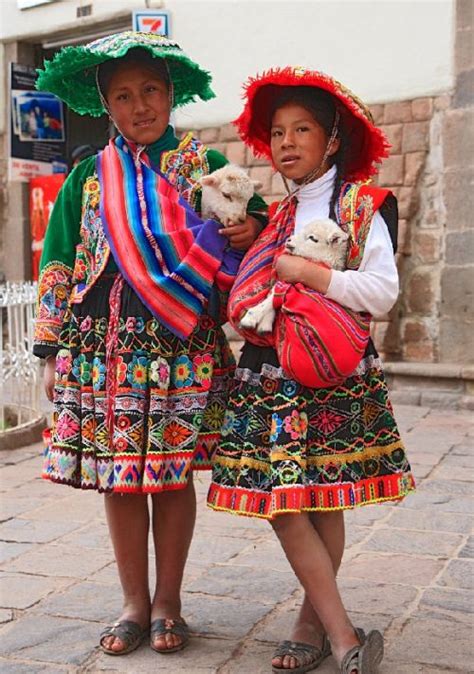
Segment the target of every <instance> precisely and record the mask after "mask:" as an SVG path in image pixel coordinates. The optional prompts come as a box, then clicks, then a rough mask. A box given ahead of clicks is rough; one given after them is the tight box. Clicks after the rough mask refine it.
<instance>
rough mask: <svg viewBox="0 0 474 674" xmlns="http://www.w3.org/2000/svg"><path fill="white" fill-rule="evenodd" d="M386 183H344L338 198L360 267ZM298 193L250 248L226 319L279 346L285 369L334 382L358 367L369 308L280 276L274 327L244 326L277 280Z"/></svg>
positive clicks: (351, 260)
mask: <svg viewBox="0 0 474 674" xmlns="http://www.w3.org/2000/svg"><path fill="white" fill-rule="evenodd" d="M388 194H389V191H388V190H384V189H380V188H377V187H372V186H371V185H367V184H365V183H345V184H344V185H343V187H342V189H341V193H340V196H339V199H338V205H337V217H338V222H339V223H340V225H341V227H342V228H343V229H344V230H345V231H347V232H348V233H349V235H350V242H351V244H350V248H349V251H348V255H347V268H349V269H358V267H359V265H360V263H361V261H362V257H363V254H364V248H365V242H366V240H367V235H368V233H369V230H370V224H371V222H372V218H373V215H374V213H375V211H376V210H377V209H378V208H379V207H380V206H381V205H382V203H383V202H384V200H385V199H386V197H387V195H388ZM296 203H297V202H296V197H292V198H290V199H285V200H283V201H282V202H281V203H280V204H279V206H278V208H277V209H276V212H275V213H274V215H273V217H272V211H270V216H271V220H270V223H269V225H268V226H267V228H266V229H265V230H264V232H263V233H262V235H261V236H260V237H259V238H258V239H257V241H256V242H255V243H254V245H253V246H252V247H251V248H250V250H249V251H248V252H247V254H246V256H245V258H244V260H243V262H242V264H241V267H240V270H239V273H238V275H237V278H236V280H235V284H234V286H233V288H232V291H231V294H230V298H229V321H230V322H231V324H232V325H233V327H234V328H235V329H236V330H237V331H238V332H239V333H240V334H241V335H242V336H243V337H245V339H246V340H247V341H249V342H251V343H252V344H256V345H258V346H272V347H273V348H275V349H276V351H277V353H278V357H279V360H280V365H281V367H282V368H283V370H284V371H285V373H286V374H287V375H288V376H289V377H291V378H292V379H296V381H299V382H300V383H302V384H304V385H305V386H310V387H312V388H320V387H328V386H337V385H338V384H340V383H341V382H343V381H344V380H345V379H347V377H348V376H350V374H352V372H353V371H354V370H355V368H356V367H357V365H358V363H359V361H360V359H361V358H362V356H363V354H364V351H365V348H366V346H367V342H368V340H369V337H370V316H369V315H368V314H366V313H362V314H360V313H357V312H353V311H350V310H349V309H346V308H345V307H342V306H341V305H340V304H338V303H337V302H334V301H333V300H330V299H329V298H327V297H325V296H324V295H322V294H321V293H318V292H317V291H315V290H310V289H308V288H306V287H305V286H303V285H302V284H301V283H297V284H296V285H290V284H288V283H282V282H280V281H279V282H277V284H276V288H275V290H276V294H275V300H274V306H275V308H276V309H277V317H276V320H275V325H274V330H273V333H267V334H264V335H258V334H257V333H256V332H254V331H253V330H242V329H241V328H240V326H239V322H240V319H241V318H242V317H243V315H244V313H245V312H246V311H247V310H248V309H250V308H252V307H254V306H255V305H256V304H258V303H259V302H260V301H261V300H263V299H264V298H265V297H266V296H267V294H268V292H269V290H270V288H271V287H272V285H273V284H274V281H275V271H274V264H275V259H276V258H277V257H278V255H280V254H281V253H282V252H283V250H284V243H285V241H286V239H287V238H288V237H289V236H290V235H291V234H292V233H293V231H294V221H295V212H296Z"/></svg>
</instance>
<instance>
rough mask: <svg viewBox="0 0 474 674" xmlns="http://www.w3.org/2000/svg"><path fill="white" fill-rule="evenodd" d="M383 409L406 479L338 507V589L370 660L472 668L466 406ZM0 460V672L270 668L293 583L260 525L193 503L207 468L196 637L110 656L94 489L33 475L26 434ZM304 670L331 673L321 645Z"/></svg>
mask: <svg viewBox="0 0 474 674" xmlns="http://www.w3.org/2000/svg"><path fill="white" fill-rule="evenodd" d="M396 413H397V418H398V421H399V423H400V427H401V429H402V431H403V435H404V439H405V441H406V445H407V448H408V454H409V458H410V460H411V463H412V465H413V468H414V473H415V477H416V479H417V482H418V490H417V492H416V493H414V494H413V495H411V496H408V497H407V498H406V499H405V500H404V501H403V502H402V503H399V504H397V505H388V504H387V505H373V506H367V507H363V508H360V509H358V510H356V511H353V512H348V513H347V514H346V524H347V550H346V553H345V556H344V561H343V564H342V568H341V572H340V586H341V589H342V594H343V598H344V602H345V603H346V605H347V606H348V608H349V610H350V614H351V617H352V620H353V622H354V624H355V625H356V626H361V627H364V628H365V629H371V628H374V627H377V628H378V629H380V630H382V631H383V632H384V634H385V642H386V656H385V660H384V663H383V665H382V667H381V670H380V671H381V674H416V673H418V672H422V673H423V674H434V673H435V672H453V673H454V672H466V673H467V672H472V671H473V669H474V654H473V639H472V636H473V634H472V611H473V607H474V601H473V596H472V581H473V568H474V567H473V564H474V562H473V559H472V557H473V552H474V545H473V538H472V535H471V534H472V521H473V512H474V509H473V489H472V470H471V464H472V445H473V440H474V420H473V419H472V415H469V414H468V413H467V412H453V411H449V410H448V411H443V410H439V409H430V408H428V407H420V406H416V407H415V406H413V407H411V406H404V405H397V406H396ZM0 461H1V463H2V467H1V472H0V484H1V490H2V500H1V512H2V519H3V522H2V523H1V524H0V537H1V539H2V540H3V543H2V548H1V549H2V564H1V566H0V570H1V580H0V583H1V585H0V596H1V598H2V599H1V605H2V607H3V608H1V609H0V619H1V621H2V622H3V623H4V626H3V628H1V629H0V643H1V647H0V651H1V653H2V656H1V657H0V670H1V671H2V674H23V673H26V672H28V673H32V672H34V673H35V674H36V673H37V672H38V673H39V672H42V673H44V674H46V673H47V674H56V673H57V674H59V673H60V672H68V673H70V674H72V673H74V674H76V673H77V674H78V673H79V672H91V673H92V672H127V673H128V674H140V673H144V674H145V673H146V674H155V672H157V671H163V672H169V673H170V674H174V673H176V674H178V673H180V674H184V673H187V674H237V673H238V674H244V673H245V674H247V673H249V674H258V673H260V672H262V673H263V672H270V671H271V667H270V658H271V654H272V651H273V649H274V647H275V645H276V643H277V641H278V640H280V639H285V638H288V636H289V634H290V629H291V625H292V623H293V620H294V617H295V611H296V607H297V606H298V605H299V603H300V602H301V596H302V595H301V591H300V590H299V589H298V583H297V581H296V579H295V577H294V575H293V573H292V571H291V569H290V567H289V565H288V563H287V561H286V559H285V557H284V555H283V553H282V551H281V549H280V546H279V544H278V543H277V541H276V539H275V537H274V535H273V533H272V531H271V528H270V526H269V525H268V523H266V522H262V521H256V520H254V519H250V518H244V517H237V516H233V515H227V514H224V513H215V512H212V511H211V510H209V509H208V508H207V507H206V505H205V498H206V491H207V484H208V476H207V475H205V474H201V475H199V474H198V475H197V476H196V486H197V492H198V519H197V525H196V531H195V535H194V540H193V544H192V547H191V552H190V556H189V561H188V565H187V570H186V578H185V583H184V594H183V616H184V617H185V618H186V619H187V620H188V621H189V623H190V626H191V628H192V630H193V633H194V635H195V636H193V638H192V641H191V643H190V645H189V647H188V648H187V649H186V650H184V651H182V652H181V653H176V654H172V655H163V656H161V655H158V654H157V653H154V652H153V651H152V650H151V649H150V648H149V646H148V644H147V643H146V642H144V643H143V645H142V646H141V647H140V649H139V650H138V651H135V652H134V653H131V654H129V655H126V656H121V657H110V656H107V655H104V654H102V653H101V651H100V650H99V649H98V641H99V633H100V632H101V630H102V629H103V628H104V627H105V625H106V624H109V623H110V622H113V621H114V620H115V619H116V617H117V616H118V615H119V612H120V608H121V606H120V602H121V591H120V586H119V582H118V579H117V574H116V568H115V563H114V561H113V553H112V550H111V546H110V542H109V537H108V533H107V528H106V524H105V520H104V515H103V504H102V500H103V499H102V497H101V496H99V495H98V494H96V493H91V492H77V491H74V490H72V489H71V488H69V487H63V486H58V485H53V484H50V483H48V482H46V481H44V480H41V479H40V478H39V477H38V475H39V473H40V469H41V446H39V445H35V446H29V447H25V448H22V449H17V450H13V451H4V452H2V453H1V454H0ZM318 672H321V674H330V672H336V668H335V664H334V661H333V660H332V658H329V659H328V660H327V661H326V662H325V663H324V664H323V666H321V667H320V668H319V669H318Z"/></svg>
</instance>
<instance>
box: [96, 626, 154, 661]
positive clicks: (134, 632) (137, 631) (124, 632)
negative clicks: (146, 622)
mask: <svg viewBox="0 0 474 674" xmlns="http://www.w3.org/2000/svg"><path fill="white" fill-rule="evenodd" d="M147 634H148V629H143V627H140V625H139V624H138V623H136V622H133V620H119V621H118V622H116V623H114V624H113V625H110V626H109V627H106V628H105V630H104V631H103V632H101V634H100V641H99V646H100V648H101V649H102V650H103V651H104V653H107V655H126V654H127V653H131V652H132V651H134V650H135V649H136V648H138V647H139V646H140V644H141V643H142V641H143V638H144V637H145V636H146V635H147ZM106 637H117V639H120V641H121V642H122V643H123V644H124V646H125V648H122V650H120V651H113V650H112V649H110V648H107V646H104V639H105V638H106Z"/></svg>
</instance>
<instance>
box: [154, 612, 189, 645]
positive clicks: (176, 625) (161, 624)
mask: <svg viewBox="0 0 474 674" xmlns="http://www.w3.org/2000/svg"><path fill="white" fill-rule="evenodd" d="M167 634H174V635H175V636H177V637H180V639H181V643H179V644H178V645H177V646H173V647H172V648H157V647H156V646H155V645H154V641H155V637H164V636H166V635H167ZM188 642H189V627H188V625H187V624H186V621H185V620H184V619H183V618H178V619H177V620H175V619H174V618H157V619H156V620H154V621H153V622H152V623H151V625H150V646H151V648H152V649H153V650H154V651H156V652H157V653H163V654H166V653H176V651H181V650H182V649H183V648H185V647H186V646H187V645H188Z"/></svg>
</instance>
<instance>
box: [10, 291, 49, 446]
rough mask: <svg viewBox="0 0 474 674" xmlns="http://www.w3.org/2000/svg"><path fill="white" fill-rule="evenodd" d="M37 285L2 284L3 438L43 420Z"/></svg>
mask: <svg viewBox="0 0 474 674" xmlns="http://www.w3.org/2000/svg"><path fill="white" fill-rule="evenodd" d="M36 294H37V284H36V283H29V282H24V283H5V284H0V435H3V434H7V433H8V432H9V431H13V430H17V429H19V428H21V427H26V426H28V425H29V424H32V423H34V422H36V421H37V420H39V419H40V418H41V417H42V412H41V396H40V392H41V390H40V386H41V381H40V361H39V359H38V358H36V357H35V356H33V352H32V348H33V330H34V312H35V304H36Z"/></svg>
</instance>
